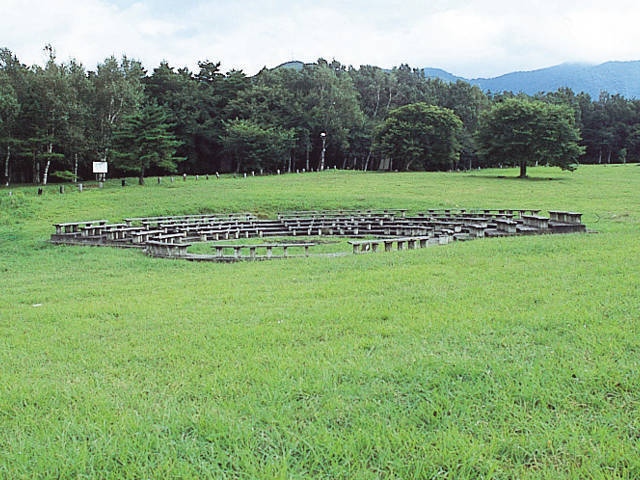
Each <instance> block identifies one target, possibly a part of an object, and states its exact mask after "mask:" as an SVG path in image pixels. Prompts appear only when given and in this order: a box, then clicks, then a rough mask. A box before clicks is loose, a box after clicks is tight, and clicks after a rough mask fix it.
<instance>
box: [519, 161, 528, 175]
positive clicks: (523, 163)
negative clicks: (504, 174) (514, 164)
mask: <svg viewBox="0 0 640 480" xmlns="http://www.w3.org/2000/svg"><path fill="white" fill-rule="evenodd" d="M520 178H527V162H526V161H525V160H523V161H521V162H520Z"/></svg>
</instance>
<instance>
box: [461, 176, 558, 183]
mask: <svg viewBox="0 0 640 480" xmlns="http://www.w3.org/2000/svg"><path fill="white" fill-rule="evenodd" d="M469 176H470V177H473V178H482V179H487V180H519V181H521V182H549V181H554V182H555V181H562V180H566V178H560V177H530V176H526V177H520V176H518V175H515V176H514V175H469Z"/></svg>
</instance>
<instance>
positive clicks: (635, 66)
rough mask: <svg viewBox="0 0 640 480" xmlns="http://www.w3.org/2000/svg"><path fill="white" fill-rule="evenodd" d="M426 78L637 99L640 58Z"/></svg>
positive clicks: (428, 73) (434, 71)
mask: <svg viewBox="0 0 640 480" xmlns="http://www.w3.org/2000/svg"><path fill="white" fill-rule="evenodd" d="M304 65H305V63H303V62H299V61H291V62H285V63H283V64H281V65H278V66H277V67H276V68H292V69H295V70H302V67H303V66H304ZM422 71H423V72H424V75H425V77H427V78H440V79H441V80H443V81H445V82H452V83H453V82H457V81H458V80H462V81H465V82H469V83H470V84H472V85H477V86H478V87H480V88H481V89H482V90H484V91H486V92H492V93H501V92H513V93H525V94H527V95H535V94H536V93H540V92H555V91H556V90H558V89H559V88H564V87H568V88H570V89H571V90H573V91H574V92H575V93H580V92H584V93H588V94H589V95H590V96H591V98H592V99H597V98H598V97H599V96H600V92H607V93H610V94H611V95H615V94H618V95H622V96H623V97H625V98H628V99H640V61H633V62H606V63H603V64H600V65H591V64H585V63H563V64H561V65H556V66H553V67H548V68H541V69H539V70H531V71H528V72H512V73H507V74H505V75H500V76H499V77H494V78H472V79H467V78H463V77H458V76H456V75H453V74H452V73H449V72H447V71H445V70H442V69H440V68H423V69H422Z"/></svg>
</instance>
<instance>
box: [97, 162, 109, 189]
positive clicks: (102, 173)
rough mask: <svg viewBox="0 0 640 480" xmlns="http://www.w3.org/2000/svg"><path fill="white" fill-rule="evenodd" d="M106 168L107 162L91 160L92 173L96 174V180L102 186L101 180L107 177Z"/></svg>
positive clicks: (107, 168)
mask: <svg viewBox="0 0 640 480" xmlns="http://www.w3.org/2000/svg"><path fill="white" fill-rule="evenodd" d="M108 170H109V166H108V164H107V162H93V173H94V174H95V175H96V180H97V181H98V182H99V186H100V187H102V182H104V181H105V180H106V178H107V172H108Z"/></svg>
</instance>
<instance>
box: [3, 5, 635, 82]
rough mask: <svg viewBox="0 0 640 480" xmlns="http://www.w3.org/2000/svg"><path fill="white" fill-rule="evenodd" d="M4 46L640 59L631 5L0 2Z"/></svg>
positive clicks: (152, 54)
mask: <svg viewBox="0 0 640 480" xmlns="http://www.w3.org/2000/svg"><path fill="white" fill-rule="evenodd" d="M0 19H2V20H1V27H0V47H7V48H9V49H10V50H11V51H12V52H13V53H14V54H15V55H17V57H18V59H19V60H20V61H21V62H22V63H26V64H27V65H31V64H35V63H37V64H43V63H44V59H45V55H44V53H43V47H44V45H45V44H47V43H50V44H51V45H52V46H53V47H54V48H55V50H56V52H57V57H58V60H59V61H62V62H65V61H67V60H69V59H70V58H75V59H77V60H78V61H80V62H82V64H83V65H84V66H85V68H86V69H87V70H93V69H95V67H96V65H97V64H98V63H100V62H102V61H103V60H104V59H105V58H107V57H109V56H111V55H116V56H117V57H120V56H121V55H122V54H126V55H127V56H128V57H130V58H134V59H137V60H140V61H141V62H142V63H143V64H144V65H145V67H146V68H147V69H148V70H153V68H154V67H156V66H157V65H158V64H159V63H160V61H161V60H167V61H168V62H169V64H170V65H171V66H174V67H183V66H187V67H189V68H190V69H192V70H196V69H197V62H198V61H199V60H207V59H208V60H211V61H220V62H221V63H222V70H223V71H225V72H226V71H229V70H232V69H237V70H240V69H241V70H243V71H244V72H245V73H247V74H249V75H253V74H255V73H256V72H257V71H258V70H259V69H260V68H262V67H264V66H267V67H274V66H276V65H278V64H280V63H282V62H285V61H288V60H293V59H295V60H302V61H305V62H314V61H315V60H317V59H318V58H319V57H322V58H325V59H327V60H332V59H336V60H338V61H340V62H341V63H343V64H345V65H353V66H355V67H359V66H360V65H377V66H379V67H383V68H390V67H393V66H398V65H400V64H402V63H408V64H409V65H410V66H412V67H437V68H443V69H445V70H447V71H449V72H451V73H453V74H456V75H460V76H463V77H467V78H475V77H492V76H498V75H501V74H503V73H508V72H511V71H515V70H534V69H536V68H542V67H548V66H552V65H556V64H559V63H563V62H588V63H602V62H605V61H608V60H640V25H639V23H640V2H638V0H608V1H591V0H526V2H524V1H522V2H521V1H518V0H400V1H395V0H386V1H380V0H352V1H347V0H342V1H340V0H337V1H331V0H324V1H310V0H298V1H293V0H265V1H258V0H235V1H227V0H224V1H223V0H180V1H170V0H138V1H129V0H0Z"/></svg>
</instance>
